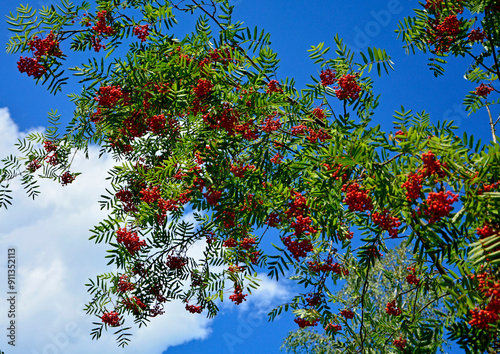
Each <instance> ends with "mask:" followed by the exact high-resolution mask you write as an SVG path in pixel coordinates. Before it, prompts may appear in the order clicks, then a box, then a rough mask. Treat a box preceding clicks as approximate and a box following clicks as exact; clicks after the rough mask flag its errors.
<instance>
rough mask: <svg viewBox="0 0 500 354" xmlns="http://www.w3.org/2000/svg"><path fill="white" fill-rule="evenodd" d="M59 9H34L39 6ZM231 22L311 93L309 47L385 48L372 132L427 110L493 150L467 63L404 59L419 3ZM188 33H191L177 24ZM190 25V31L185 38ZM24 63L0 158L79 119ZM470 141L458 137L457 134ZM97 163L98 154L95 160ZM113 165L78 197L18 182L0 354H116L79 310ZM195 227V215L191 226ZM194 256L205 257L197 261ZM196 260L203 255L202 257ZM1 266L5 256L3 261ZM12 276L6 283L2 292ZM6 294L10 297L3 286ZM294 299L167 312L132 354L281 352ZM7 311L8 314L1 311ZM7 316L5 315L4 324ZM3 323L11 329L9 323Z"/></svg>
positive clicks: (12, 70)
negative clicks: (15, 317)
mask: <svg viewBox="0 0 500 354" xmlns="http://www.w3.org/2000/svg"><path fill="white" fill-rule="evenodd" d="M51 3H56V1H52V0H33V1H32V2H31V4H32V5H34V6H37V7H39V6H41V5H49V4H51ZM232 3H233V4H234V5H235V11H234V18H235V19H236V20H242V21H244V22H245V24H246V25H248V26H249V27H251V28H253V27H254V26H258V27H259V28H264V29H266V30H267V31H268V32H270V33H271V40H272V45H273V49H274V50H275V51H276V52H278V55H279V58H280V59H281V63H280V68H279V71H278V75H277V77H276V78H277V79H278V80H282V79H285V78H286V77H293V78H295V79H296V83H297V87H298V88H304V87H305V84H306V83H307V82H310V75H318V72H319V68H318V66H316V65H314V64H313V63H312V61H310V60H309V58H308V52H307V50H308V49H309V48H310V46H311V45H317V44H318V43H319V42H325V45H326V46H332V47H333V46H334V41H333V38H334V35H335V34H336V33H338V34H339V35H340V36H341V37H342V38H344V41H345V43H346V44H347V45H348V46H349V47H350V48H352V49H354V50H356V51H359V50H366V47H367V46H370V47H380V48H385V49H386V50H387V52H388V54H389V55H391V57H392V61H393V62H394V68H395V71H393V72H390V74H389V75H384V76H383V77H381V78H377V77H375V76H373V77H374V79H375V85H374V90H375V93H377V94H378V93H381V94H382V96H381V101H380V106H379V108H378V109H377V111H376V114H375V116H374V122H376V123H380V124H382V126H383V128H384V129H386V130H391V129H392V124H391V122H392V114H393V111H394V110H399V109H400V107H401V105H403V106H404V107H405V108H406V109H413V110H415V111H421V110H424V109H425V110H426V111H428V112H430V113H431V117H432V121H433V122H437V121H438V120H443V119H453V120H455V121H456V123H457V125H458V126H459V131H460V132H462V131H467V132H468V133H469V134H470V133H474V135H477V136H479V137H482V138H484V139H489V137H490V135H489V131H488V126H487V117H486V114H485V112H480V113H478V114H476V115H474V116H469V117H468V116H467V113H466V112H465V111H464V109H463V107H462V105H461V103H462V100H463V97H464V96H465V94H467V91H468V90H472V89H473V88H474V87H473V86H471V85H470V84H469V85H468V84H467V82H466V81H465V80H464V79H463V74H464V71H465V69H466V67H467V64H468V61H467V60H463V59H453V61H452V64H451V65H448V66H447V67H446V69H447V73H446V75H445V76H444V77H440V78H434V76H433V74H432V72H430V71H429V70H428V67H427V65H426V64H427V62H426V58H425V56H424V55H422V54H417V55H412V56H407V55H406V54H405V53H404V50H403V49H402V42H401V41H400V40H398V39H397V38H396V34H395V33H394V30H395V29H396V28H397V23H398V21H399V20H400V19H402V18H403V17H405V16H408V15H410V14H411V13H412V8H414V7H415V6H418V3H417V1H409V0H384V1H365V0H362V1H355V2H354V1H335V0H329V1H318V0H316V1H309V2H304V1H297V0H288V1H264V0H252V1H249V0H234V1H232ZM17 5H18V0H3V1H2V2H1V3H0V13H1V14H2V15H7V14H8V13H9V12H14V11H15V7H16V6H17ZM180 26H181V28H182V29H183V31H186V30H187V31H189V27H188V26H189V23H181V24H180ZM182 26H184V27H182ZM9 35H10V33H9V32H8V31H7V24H6V23H5V22H1V23H0V38H1V42H3V43H5V42H7V40H8V38H9ZM18 59H19V54H16V55H7V54H6V53H5V52H4V51H2V53H0V77H1V83H0V155H1V156H4V155H7V154H10V153H15V150H14V149H13V148H12V145H13V144H14V143H15V141H16V139H17V138H22V137H23V136H24V135H25V134H26V132H28V131H36V130H41V129H42V128H41V127H44V126H45V124H46V117H47V112H48V111H50V110H51V109H58V111H59V112H60V113H61V114H62V115H63V117H62V119H63V121H69V120H70V118H71V116H72V109H73V108H72V105H71V104H70V102H69V99H68V98H67V97H66V96H65V94H68V93H71V92H72V91H73V90H74V91H77V90H78V86H76V85H68V86H66V88H65V91H64V92H63V94H58V95H57V96H53V95H50V94H49V93H48V92H47V91H46V90H45V88H44V87H42V86H35V85H34V82H33V81H32V79H31V78H28V77H27V76H26V75H24V74H20V73H19V72H18V71H17V67H16V62H17V60H18ZM459 135H461V134H459ZM91 154H94V156H95V155H96V154H97V149H95V151H94V150H92V151H91ZM111 165H112V161H111V160H110V159H109V158H107V157H104V158H103V159H101V160H98V161H96V160H95V159H94V160H92V161H85V160H84V159H83V158H82V157H81V156H80V157H77V159H76V167H78V168H77V169H79V170H80V171H82V172H84V175H82V176H80V177H79V178H78V179H77V181H75V183H74V184H73V185H72V186H70V187H61V186H59V185H56V184H55V183H52V182H47V181H43V182H42V183H41V190H42V195H41V196H40V198H39V199H38V200H37V201H36V202H33V201H31V200H29V199H28V198H27V197H26V196H25V195H24V194H23V192H22V189H21V187H20V186H19V184H17V183H14V184H13V186H12V188H13V190H14V197H15V200H14V205H13V206H12V207H11V208H10V209H9V210H8V212H5V210H2V211H0V224H1V225H2V231H0V250H1V252H4V250H5V249H6V248H7V247H8V246H15V247H16V248H17V249H18V250H19V252H18V253H19V272H20V273H19V282H20V285H19V292H20V295H19V297H20V299H19V301H20V302H19V326H20V327H19V331H18V342H19V346H18V347H16V348H15V349H12V348H8V349H6V346H5V338H3V337H0V348H1V349H2V350H4V351H6V353H30V354H35V353H69V352H71V353H88V352H92V353H109V352H122V351H119V350H117V349H115V346H114V338H113V336H112V335H110V334H107V335H105V336H104V338H102V339H101V340H100V341H99V342H95V341H91V339H90V336H89V335H88V333H89V330H90V324H89V323H90V321H89V317H87V316H85V315H84V314H82V311H81V308H82V307H83V304H84V303H85V302H86V301H87V300H88V298H87V297H86V292H85V291H86V290H85V287H84V285H83V284H84V283H85V282H86V281H87V279H88V277H93V276H94V275H97V274H99V273H101V272H102V271H104V269H105V268H104V265H105V261H104V259H103V257H104V255H105V247H102V246H95V245H93V244H92V243H90V242H89V241H87V239H88V232H87V230H88V229H89V228H91V227H92V226H93V225H94V224H95V223H96V222H98V221H99V220H100V219H101V218H102V217H103V216H104V214H103V212H102V211H100V210H99V208H98V205H97V200H98V198H99V196H100V194H102V193H103V191H104V188H105V187H106V184H105V181H104V177H105V175H106V174H105V171H106V169H107V168H109V167H110V166H111ZM187 217H189V215H188V216H187ZM195 251H196V250H195ZM198 251H199V250H198ZM0 258H1V256H0ZM5 273H6V272H2V274H0V283H1V284H4V283H5V279H4V278H2V277H5V275H4V274H5ZM0 288H2V287H0ZM292 290H293V289H292V288H291V287H290V285H289V284H276V283H274V282H272V281H269V280H268V281H265V282H264V285H263V287H262V289H261V290H260V292H258V293H256V294H255V296H252V297H251V299H250V300H249V301H248V302H247V303H245V305H243V306H240V307H235V306H233V304H232V303H229V304H228V303H227V302H226V303H225V304H224V305H223V306H222V307H221V309H222V311H221V314H220V316H218V317H217V318H216V319H214V320H207V319H206V318H204V316H203V315H191V314H188V313H187V312H186V311H185V310H184V309H183V308H182V306H177V305H172V306H170V307H169V308H168V309H167V313H166V314H165V315H164V316H163V317H161V318H158V319H156V320H155V321H153V322H152V323H151V325H150V326H149V327H148V328H146V329H141V331H139V332H137V333H136V334H135V335H134V337H133V342H132V345H131V347H130V348H128V349H126V350H125V351H123V352H125V353H139V352H141V353H162V352H163V351H164V350H166V349H167V348H168V350H167V351H166V352H168V353H169V354H175V353H199V352H202V353H233V352H238V353H243V354H244V353H257V352H258V353H276V352H279V346H280V344H281V341H282V339H283V338H284V337H285V336H286V333H287V332H288V331H290V330H292V329H295V328H296V325H295V323H294V322H293V320H292V319H293V316H291V315H289V314H287V315H284V316H282V317H281V318H279V319H278V320H277V321H276V322H274V323H271V324H269V323H267V318H266V316H265V313H267V311H268V310H269V309H270V308H271V306H272V305H276V304H279V303H282V302H284V301H286V299H287V298H288V297H287V296H289V295H290V294H291V291H292ZM2 306H5V304H2ZM4 311H5V309H4V307H0V316H2V317H3V316H4V315H3V314H4V313H5V312H4ZM2 323H3V322H2ZM455 352H457V351H455Z"/></svg>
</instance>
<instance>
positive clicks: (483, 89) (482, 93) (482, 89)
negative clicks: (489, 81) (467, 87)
mask: <svg viewBox="0 0 500 354" xmlns="http://www.w3.org/2000/svg"><path fill="white" fill-rule="evenodd" d="M491 91H493V87H491V86H486V85H485V84H481V85H479V86H478V87H476V91H474V93H475V94H476V95H477V96H479V97H487V96H488V95H489V94H490V92H491Z"/></svg>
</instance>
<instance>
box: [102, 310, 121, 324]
mask: <svg viewBox="0 0 500 354" xmlns="http://www.w3.org/2000/svg"><path fill="white" fill-rule="evenodd" d="M101 320H102V322H104V323H105V324H107V325H108V326H110V327H117V326H119V325H120V316H119V315H118V313H116V312H115V311H112V312H106V313H104V314H103V315H102V317H101Z"/></svg>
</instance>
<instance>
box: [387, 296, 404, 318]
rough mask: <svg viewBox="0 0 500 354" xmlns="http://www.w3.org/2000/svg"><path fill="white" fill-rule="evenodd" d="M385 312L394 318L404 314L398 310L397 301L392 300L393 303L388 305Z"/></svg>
mask: <svg viewBox="0 0 500 354" xmlns="http://www.w3.org/2000/svg"><path fill="white" fill-rule="evenodd" d="M385 312H387V313H388V314H389V315H392V316H399V315H401V313H402V311H401V309H398V306H397V305H396V300H392V301H391V302H388V303H387V306H386V307H385Z"/></svg>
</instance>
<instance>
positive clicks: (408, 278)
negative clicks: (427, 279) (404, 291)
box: [406, 267, 420, 285]
mask: <svg viewBox="0 0 500 354" xmlns="http://www.w3.org/2000/svg"><path fill="white" fill-rule="evenodd" d="M406 270H408V271H410V272H411V274H408V275H407V276H406V282H407V283H408V284H413V285H418V283H419V282H420V279H418V278H417V276H416V270H415V268H412V267H408V268H406Z"/></svg>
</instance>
